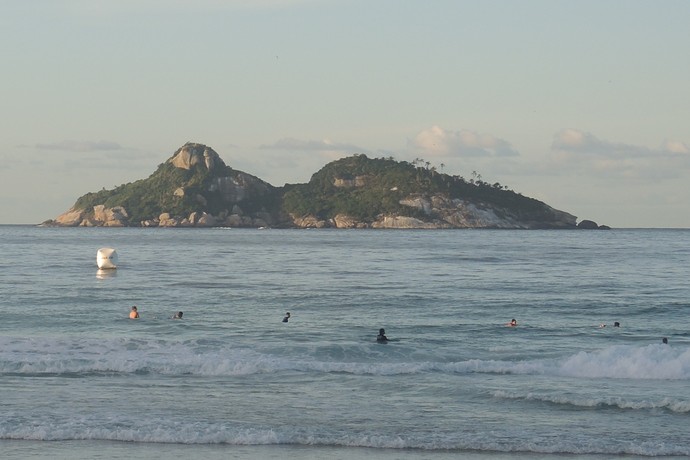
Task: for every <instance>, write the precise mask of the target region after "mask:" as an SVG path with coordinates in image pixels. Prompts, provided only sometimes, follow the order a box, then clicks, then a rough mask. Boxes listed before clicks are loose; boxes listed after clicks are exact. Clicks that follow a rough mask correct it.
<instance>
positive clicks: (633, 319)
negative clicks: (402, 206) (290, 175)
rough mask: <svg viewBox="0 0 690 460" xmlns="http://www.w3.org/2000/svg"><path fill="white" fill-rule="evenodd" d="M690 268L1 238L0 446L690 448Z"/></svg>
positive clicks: (9, 454) (689, 452)
mask: <svg viewBox="0 0 690 460" xmlns="http://www.w3.org/2000/svg"><path fill="white" fill-rule="evenodd" d="M101 247H112V248H115V249H116V251H117V253H118V256H119V265H118V268H117V269H116V270H107V271H102V270H98V269H97V267H96V253H97V250H98V249H99V248H101ZM689 267H690V230H637V229H636V230H618V229H615V230H611V231H584V230H577V231H575V230H573V231H565V230H564V231H505V230H496V231H494V230H450V231H446V230H438V231H436V230H433V231H431V230H423V231H413V230H409V231H408V230H400V231H398V230H393V231H391V230H383V231H382V230H378V231H374V230H275V229H263V230H256V229H224V228H214V229H150V228H149V229H138V228H123V229H108V228H39V227H32V226H0V313H1V314H2V316H1V319H0V451H1V452H2V456H3V458H45V457H54V458H65V459H67V458H134V459H137V458H140V459H144V458H190V457H195V458H219V459H220V458H383V459H393V458H405V459H407V458H429V459H441V458H458V457H460V458H501V459H507V458H552V457H560V456H573V455H574V456H577V457H580V456H583V457H584V456H587V457H591V458H610V457H611V456H623V457H631V458H632V457H647V456H651V457H663V456H679V457H683V456H686V457H687V456H690V387H689V385H688V383H689V381H690V332H689V329H690V327H689V324H690V284H689V283H688V279H690V268H689ZM132 305H137V306H138V309H139V312H140V315H141V317H140V319H138V320H130V319H128V314H129V310H130V307H131V306H132ZM177 311H183V312H184V316H183V319H181V320H176V319H171V317H172V316H173V314H174V313H176V312H177ZM287 311H289V312H290V313H291V318H290V320H289V322H287V323H284V322H282V318H283V316H284V314H285V313H286V312H287ZM512 318H515V319H516V320H517V322H518V325H517V327H508V326H506V323H507V322H509V321H510V320H511V319H512ZM614 322H618V323H619V324H620V327H614ZM603 325H605V327H602V326H603ZM379 328H385V330H386V334H387V336H388V337H389V339H391V340H390V342H389V343H387V344H379V343H377V342H376V340H375V337H376V335H377V332H378V329H379ZM663 337H666V338H667V339H668V344H664V343H662V338H663Z"/></svg>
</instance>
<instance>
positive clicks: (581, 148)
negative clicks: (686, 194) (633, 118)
mask: <svg viewBox="0 0 690 460" xmlns="http://www.w3.org/2000/svg"><path fill="white" fill-rule="evenodd" d="M551 148H552V149H553V150H554V151H556V152H561V153H566V154H568V153H569V154H585V155H595V156H599V157H610V158H620V159H624V158H627V159H630V158H649V157H659V156H665V155H676V154H688V153H690V149H689V148H688V146H687V144H685V143H684V142H681V141H672V140H667V141H665V142H664V143H662V145H661V146H660V147H659V148H657V149H652V148H649V147H645V146H640V145H633V144H624V143H620V142H610V141H607V140H602V139H599V138H597V137H596V136H594V135H593V134H591V133H587V132H584V131H580V130H577V129H572V128H568V129H564V130H562V131H560V132H559V133H557V134H556V135H555V136H554V140H553V143H552V144H551Z"/></svg>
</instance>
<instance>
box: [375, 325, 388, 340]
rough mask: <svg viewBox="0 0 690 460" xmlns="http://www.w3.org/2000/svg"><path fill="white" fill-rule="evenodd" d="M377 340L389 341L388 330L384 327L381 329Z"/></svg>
mask: <svg viewBox="0 0 690 460" xmlns="http://www.w3.org/2000/svg"><path fill="white" fill-rule="evenodd" d="M376 341H377V342H378V343H387V342H388V337H386V330H385V329H384V328H381V329H379V335H377V336H376Z"/></svg>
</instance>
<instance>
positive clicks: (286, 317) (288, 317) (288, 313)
mask: <svg viewBox="0 0 690 460" xmlns="http://www.w3.org/2000/svg"><path fill="white" fill-rule="evenodd" d="M289 320H290V312H287V313H285V316H284V317H283V322H284V323H287V322H288V321H289Z"/></svg>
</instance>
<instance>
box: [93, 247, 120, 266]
mask: <svg viewBox="0 0 690 460" xmlns="http://www.w3.org/2000/svg"><path fill="white" fill-rule="evenodd" d="M96 265H98V268H100V269H110V268H117V252H116V251H115V249H113V248H101V249H99V250H98V252H97V253H96Z"/></svg>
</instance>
